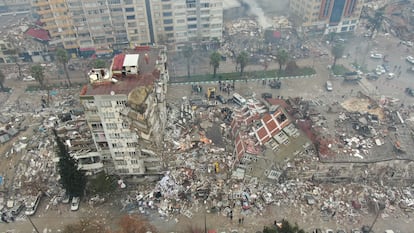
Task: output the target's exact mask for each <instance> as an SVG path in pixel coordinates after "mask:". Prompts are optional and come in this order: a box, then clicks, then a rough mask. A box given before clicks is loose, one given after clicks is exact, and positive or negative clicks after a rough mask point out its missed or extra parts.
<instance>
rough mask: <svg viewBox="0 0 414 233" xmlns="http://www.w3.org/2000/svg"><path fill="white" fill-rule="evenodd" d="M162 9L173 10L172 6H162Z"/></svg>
mask: <svg viewBox="0 0 414 233" xmlns="http://www.w3.org/2000/svg"><path fill="white" fill-rule="evenodd" d="M162 9H163V10H171V9H172V7H171V4H167V5H162Z"/></svg>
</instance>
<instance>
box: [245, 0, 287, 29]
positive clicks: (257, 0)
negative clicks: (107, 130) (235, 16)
mask: <svg viewBox="0 0 414 233" xmlns="http://www.w3.org/2000/svg"><path fill="white" fill-rule="evenodd" d="M242 1H243V2H244V3H246V4H247V5H249V8H250V9H249V10H250V13H251V14H254V15H256V16H257V21H258V22H259V24H260V25H261V26H262V27H263V28H269V27H271V26H272V24H271V23H270V22H269V18H270V17H271V16H276V15H274V14H275V13H282V12H283V13H284V14H286V12H287V10H288V9H289V5H288V4H289V3H288V1H286V0H242ZM269 14H272V15H269ZM265 15H267V17H266V16H265ZM269 16H270V17H269Z"/></svg>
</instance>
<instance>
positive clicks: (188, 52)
mask: <svg viewBox="0 0 414 233" xmlns="http://www.w3.org/2000/svg"><path fill="white" fill-rule="evenodd" d="M182 53H183V56H184V57H185V59H186V61H187V77H188V78H189V77H190V68H191V58H192V57H193V47H191V46H190V45H187V46H184V48H183V50H182Z"/></svg>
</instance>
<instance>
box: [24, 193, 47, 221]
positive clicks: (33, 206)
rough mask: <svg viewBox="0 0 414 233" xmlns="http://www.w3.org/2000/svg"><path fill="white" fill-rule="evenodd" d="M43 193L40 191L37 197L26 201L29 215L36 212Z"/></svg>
mask: <svg viewBox="0 0 414 233" xmlns="http://www.w3.org/2000/svg"><path fill="white" fill-rule="evenodd" d="M42 195H43V193H42V192H39V193H38V194H37V196H36V197H34V198H32V199H31V200H29V201H28V202H27V203H26V211H25V212H24V213H25V214H26V215H27V216H31V215H34V214H35V213H36V210H37V207H38V206H39V203H40V199H41V198H42Z"/></svg>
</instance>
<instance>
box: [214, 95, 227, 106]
mask: <svg viewBox="0 0 414 233" xmlns="http://www.w3.org/2000/svg"><path fill="white" fill-rule="evenodd" d="M216 100H218V101H220V103H222V104H225V103H226V102H227V101H226V99H224V97H223V96H222V95H216Z"/></svg>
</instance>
